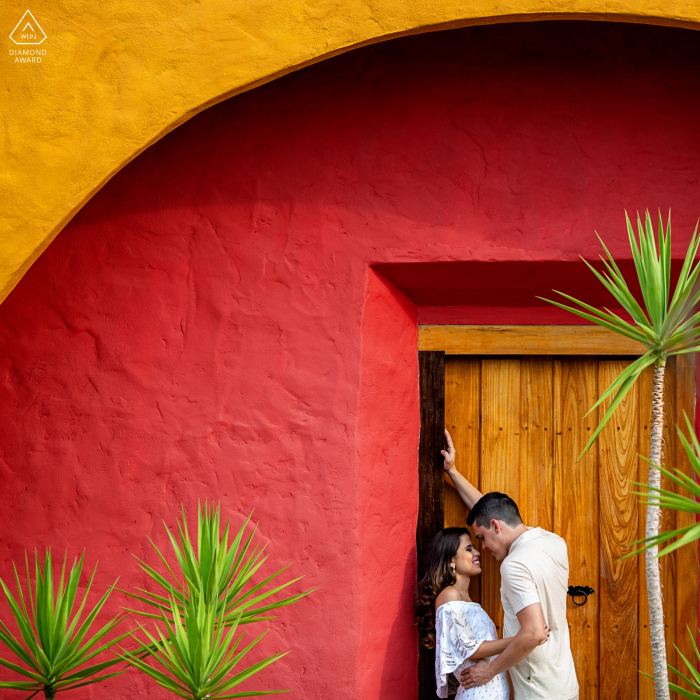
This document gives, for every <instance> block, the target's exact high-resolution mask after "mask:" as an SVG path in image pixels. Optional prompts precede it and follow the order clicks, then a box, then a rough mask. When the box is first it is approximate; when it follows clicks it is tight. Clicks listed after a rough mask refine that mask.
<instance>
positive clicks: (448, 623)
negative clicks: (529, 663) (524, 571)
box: [435, 601, 510, 700]
mask: <svg viewBox="0 0 700 700" xmlns="http://www.w3.org/2000/svg"><path fill="white" fill-rule="evenodd" d="M497 639H498V636H497V635H496V626H495V625H494V624H493V622H492V620H491V618H490V617H489V616H488V615H487V614H486V612H485V611H484V609H483V608H482V607H481V606H480V605H479V604H478V603H466V602H464V601H451V602H449V603H445V604H444V605H441V606H440V607H439V608H438V609H437V612H436V613H435V680H436V681H437V694H438V697H440V698H446V697H447V691H448V685H447V677H448V676H449V674H450V673H453V674H454V675H455V677H456V678H457V680H459V674H460V673H461V672H462V671H463V670H464V669H465V668H469V667H470V666H473V665H474V664H475V663H476V662H475V661H470V660H469V657H470V656H471V655H472V654H473V653H474V652H475V651H476V650H477V649H478V648H479V646H481V643H482V642H487V641H489V642H493V641H496V640H497ZM494 658H495V657H494V656H491V657H488V660H489V661H491V660H492V659H494ZM509 697H510V689H509V686H508V678H507V676H506V674H505V673H500V674H499V675H497V676H496V677H495V678H494V679H493V680H492V681H491V682H490V683H487V684H486V685H480V686H477V687H476V688H469V689H468V690H465V689H464V688H462V687H461V686H460V688H459V690H458V691H457V695H456V697H455V700H509Z"/></svg>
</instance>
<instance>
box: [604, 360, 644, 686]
mask: <svg viewBox="0 0 700 700" xmlns="http://www.w3.org/2000/svg"><path fill="white" fill-rule="evenodd" d="M628 364H629V362H626V361H620V360H610V361H608V360H606V361H599V363H598V392H599V395H600V394H601V393H602V392H603V391H605V389H607V387H608V386H609V385H610V383H611V382H612V381H613V380H614V379H615V377H617V375H618V374H619V373H620V372H621V371H622V370H623V369H624V368H625V367H626V366H627V365H628ZM609 403H610V400H608V401H607V402H606V403H605V404H604V405H603V406H601V410H600V415H601V416H602V415H603V414H604V411H605V409H606V408H607V406H608V405H609ZM638 403H639V402H638V386H636V385H635V386H634V387H633V388H632V389H631V390H630V391H629V393H628V394H627V396H626V398H625V399H624V400H623V402H622V403H621V404H620V406H619V407H618V408H617V410H616V411H615V413H614V415H613V417H612V418H611V419H610V421H609V422H608V424H607V426H606V427H605V428H604V429H603V431H602V432H601V434H600V437H599V439H598V444H599V446H598V450H599V456H600V471H599V479H600V539H601V548H600V557H601V561H600V697H601V698H616V700H636V697H637V675H638V671H637V664H638V633H637V625H638V621H637V615H638V609H637V606H638V593H639V586H638V580H639V576H638V562H637V561H636V560H635V559H634V558H632V559H626V560H625V561H620V557H622V556H623V555H625V554H627V553H628V552H629V551H630V543H631V542H633V541H634V540H635V539H636V538H637V537H636V536H637V529H638V527H639V515H638V508H637V497H636V496H635V495H634V494H633V491H634V490H635V488H634V487H633V486H632V485H631V484H630V481H631V480H635V479H636V477H637V474H638V472H639V465H638V459H637V454H638V452H639V447H638V425H639V420H638V413H639V408H638Z"/></svg>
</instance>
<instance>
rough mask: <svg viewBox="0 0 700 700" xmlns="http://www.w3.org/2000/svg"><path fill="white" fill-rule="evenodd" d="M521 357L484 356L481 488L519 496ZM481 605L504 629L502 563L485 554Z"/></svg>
mask: <svg viewBox="0 0 700 700" xmlns="http://www.w3.org/2000/svg"><path fill="white" fill-rule="evenodd" d="M519 433H520V360H519V359H484V360H482V363H481V487H482V493H488V492H490V491H501V492H502V493H506V494H508V495H509V496H510V497H511V498H512V499H513V500H514V501H515V502H516V503H517V502H518V500H519V498H520V489H519V483H518V482H519V479H520V435H519ZM481 561H482V572H483V573H482V575H481V605H482V607H483V608H484V610H486V612H487V613H488V614H489V615H490V617H491V619H492V620H493V621H494V622H495V623H496V627H497V629H498V632H499V636H500V635H501V634H502V632H503V609H502V607H501V595H500V589H501V575H500V565H499V563H498V562H497V561H496V560H495V559H494V558H493V557H492V556H491V555H490V554H489V553H488V552H485V553H484V554H483V555H482V557H481Z"/></svg>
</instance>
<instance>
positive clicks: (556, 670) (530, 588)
mask: <svg viewBox="0 0 700 700" xmlns="http://www.w3.org/2000/svg"><path fill="white" fill-rule="evenodd" d="M568 585H569V557H568V554H567V550H566V542H564V540H563V539H562V538H561V537H559V535H555V534H553V533H551V532H547V530H543V529H542V528H541V527H535V528H528V530H527V532H525V533H523V534H522V535H520V537H518V539H517V540H515V542H513V544H512V545H511V547H510V551H509V552H508V556H507V557H506V558H505V559H504V560H503V561H502V562H501V602H502V604H503V612H504V623H503V636H504V637H514V636H515V635H516V634H517V633H518V632H519V631H520V623H519V622H518V618H517V617H516V615H517V614H518V613H519V612H520V611H521V610H523V609H524V608H527V607H528V606H529V605H533V604H534V603H539V604H540V605H541V606H542V614H543V615H544V622H545V624H546V625H547V626H548V627H549V628H550V629H551V632H550V635H549V641H547V642H545V643H544V644H542V645H540V646H538V647H537V648H536V649H535V650H534V651H533V652H532V653H531V654H530V655H529V656H527V657H526V658H525V659H523V660H522V661H521V662H520V663H518V664H516V665H515V666H513V667H512V668H511V669H510V676H511V679H512V680H513V688H514V690H515V700H569V698H575V697H576V695H577V693H578V681H577V680H576V669H575V668H574V659H573V656H572V655H571V643H570V641H569V625H568V624H567V622H566V591H567V587H568Z"/></svg>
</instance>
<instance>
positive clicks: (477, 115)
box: [0, 22, 700, 700]
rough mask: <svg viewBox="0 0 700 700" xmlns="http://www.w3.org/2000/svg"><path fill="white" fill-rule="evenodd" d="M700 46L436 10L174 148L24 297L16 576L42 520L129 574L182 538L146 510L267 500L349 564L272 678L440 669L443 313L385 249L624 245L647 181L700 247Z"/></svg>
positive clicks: (678, 39)
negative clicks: (423, 631)
mask: <svg viewBox="0 0 700 700" xmlns="http://www.w3.org/2000/svg"><path fill="white" fill-rule="evenodd" d="M699 67H700V49H699V48H698V44H697V35H696V34H695V33H693V32H690V31H687V30H682V29H663V28H654V27H643V26H634V25H613V24H603V23H576V22H572V23H556V22H554V23H532V24H519V25H501V26H493V27H479V28H472V29H466V30H458V31H453V32H446V33H442V34H428V35H424V36H420V37H409V38H402V39H398V40H396V41H394V42H389V43H386V44H381V45H377V46H373V47H367V48H364V49H361V50H359V51H357V52H353V53H350V54H347V55H345V56H341V57H337V58H334V59H332V60H330V61H328V62H324V63H321V64H319V65H317V66H313V67H311V68H308V69H305V70H303V71H300V72H298V73H295V74H293V75H290V76H287V77H284V78H282V79H280V80H279V81H275V82H274V83H271V84H269V85H266V86H263V87H261V88H259V89H256V90H254V91H251V92H249V93H246V94H244V95H240V96H237V97H235V98H233V99H231V100H229V101H227V102H225V103H223V104H221V105H218V106H216V107H214V108H212V109H210V110H207V111H206V112H204V113H202V114H201V115H198V116H197V117H196V118H194V119H193V120H191V121H190V122H188V123H187V124H185V125H183V126H182V127H181V128H179V129H178V130H176V131H174V132H173V133H171V134H169V135H168V136H167V137H165V138H164V139H162V140H161V141H160V142H158V143H157V144H156V145H154V146H153V147H151V148H150V149H148V150H147V151H146V152H145V153H143V154H142V155H141V156H139V158H138V159H136V160H135V161H134V162H133V163H131V164H130V165H129V166H128V167H126V168H125V169H124V170H123V171H122V172H121V173H120V174H119V175H118V176H116V177H115V178H114V179H113V180H111V181H110V182H109V183H108V184H107V185H106V186H105V187H104V188H103V189H102V190H101V191H100V192H99V193H98V194H97V195H96V196H95V197H94V198H93V200H92V201H91V202H90V203H89V204H88V205H87V206H86V207H85V208H84V209H83V210H82V211H81V212H80V213H79V214H78V215H77V216H76V217H75V219H74V220H73V221H72V222H71V223H70V224H69V226H68V227H67V228H66V230H65V232H64V233H63V234H62V235H61V236H59V237H58V238H57V239H56V240H55V242H54V243H53V244H52V245H51V246H50V247H49V248H48V250H47V252H46V254H45V255H43V256H42V257H41V258H40V259H39V260H38V261H37V263H36V265H34V266H33V267H32V268H31V269H30V270H29V272H28V273H27V275H26V276H25V277H24V278H23V279H22V280H21V282H20V283H19V284H18V285H17V287H16V288H15V290H14V291H13V292H12V293H11V294H10V295H9V297H8V298H7V300H6V301H5V302H4V303H3V304H2V306H0V343H1V344H2V353H0V404H1V405H2V406H3V411H2V412H1V413H0V475H1V478H2V484H3V490H2V496H1V498H2V512H3V518H1V519H0V569H1V571H2V572H3V575H6V573H7V572H8V571H9V570H10V569H9V566H10V560H11V559H13V558H14V559H18V558H19V557H20V556H21V553H22V551H23V549H24V548H28V549H31V548H33V547H34V546H38V547H43V546H44V545H52V546H53V547H54V548H55V550H57V551H59V552H62V551H63V550H64V548H68V549H69V551H70V552H71V553H75V552H76V551H79V550H82V549H83V548H84V547H85V548H86V550H87V559H88V561H89V562H94V561H95V560H97V559H99V560H100V570H99V571H98V584H99V585H100V586H103V585H105V584H106V583H107V582H111V581H112V580H114V578H115V577H116V576H117V575H121V577H122V578H121V581H120V584H121V585H122V586H132V585H135V584H137V583H138V582H140V581H141V578H140V577H139V575H138V574H137V573H136V567H135V566H134V563H133V561H132V560H131V557H130V555H131V554H132V553H136V554H139V555H142V556H146V557H147V558H148V560H149V561H153V558H152V556H151V555H150V554H149V553H148V545H147V542H146V538H147V537H148V536H151V537H154V538H155V540H156V541H157V542H159V543H163V542H164V538H163V530H162V525H161V520H162V519H165V520H166V521H167V522H168V523H169V524H173V523H174V521H175V518H176V516H177V512H178V509H179V504H180V502H181V501H184V502H185V504H186V507H187V510H188V512H189V513H192V512H193V510H194V508H195V507H196V501H197V499H199V498H202V499H204V498H210V499H211V498H215V499H221V501H222V504H223V506H224V508H225V509H226V510H227V511H228V512H231V513H232V517H233V519H234V521H235V522H236V523H239V522H240V521H241V520H242V518H243V516H244V514H247V513H248V512H249V511H250V510H251V509H252V508H255V514H256V517H257V518H258V519H259V520H260V522H261V531H262V534H263V536H264V537H265V538H266V539H267V540H269V541H270V543H271V545H270V546H271V553H272V559H273V562H272V563H273V564H275V563H276V564H282V563H286V562H288V561H294V562H296V563H295V565H294V567H293V569H292V571H293V572H295V573H296V572H299V573H304V574H305V576H306V579H305V584H306V585H308V586H310V587H311V586H319V591H318V592H317V593H315V594H314V595H313V596H312V597H311V598H309V599H307V600H305V601H303V602H302V603H300V604H299V605H298V606H297V607H296V608H293V609H289V610H287V611H285V612H284V613H283V615H282V618H281V620H280V621H279V622H277V623H275V624H274V625H273V632H272V633H271V635H270V639H269V641H268V642H266V643H267V647H268V648H270V649H275V648H291V649H292V654H290V655H289V656H287V657H286V658H285V659H284V661H283V662H282V663H281V664H280V665H279V666H278V667H277V671H276V672H275V671H273V672H271V673H270V674H269V675H268V676H266V678H267V680H266V681H265V682H264V684H262V685H264V686H265V687H288V688H291V689H292V690H294V691H295V694H294V697H299V698H314V699H315V698H323V699H324V700H325V699H326V698H328V699H329V700H331V699H332V700H356V699H357V698H362V700H375V699H376V700H379V698H380V697H381V698H382V700H394V699H395V700H410V699H411V698H415V686H414V677H415V676H414V674H415V667H414V659H415V656H414V647H413V644H414V639H415V638H414V633H413V630H412V629H411V619H410V598H411V590H410V581H411V578H412V575H413V570H412V567H413V566H414V561H413V556H414V554H413V551H414V550H413V543H414V537H415V510H416V505H417V504H416V488H417V485H416V449H417V438H418V412H417V396H416V392H417V370H416V358H415V355H414V354H413V355H412V354H411V353H415V319H416V318H420V317H421V313H423V312H422V311H421V309H420V308H415V306H414V305H413V304H412V302H411V301H410V300H408V299H407V298H406V297H404V296H403V295H402V294H401V293H400V292H397V291H396V290H395V289H392V288H391V286H388V285H387V284H386V283H385V282H383V281H382V279H380V278H378V277H377V276H376V274H375V273H373V272H372V271H371V270H370V269H368V268H369V266H370V265H371V264H374V263H398V262H412V261H415V262H431V261H450V260H477V261H504V262H507V261H518V260H530V261H533V260H541V261H575V260H577V258H578V255H580V254H582V255H585V256H587V257H590V256H594V255H595V254H597V252H598V244H597V241H596V238H595V234H594V230H596V229H597V230H598V231H599V232H600V233H601V235H603V237H604V238H605V240H606V242H608V243H609V245H610V247H611V249H612V251H613V253H614V254H616V255H620V256H624V255H626V253H627V243H626V240H625V235H624V229H623V219H622V210H623V208H624V207H627V208H628V209H631V210H634V209H635V208H643V207H647V206H649V207H655V206H657V205H659V206H662V207H663V208H667V207H669V206H671V207H673V209H674V227H675V232H676V233H675V235H676V238H675V244H676V248H675V250H676V253H678V252H680V251H681V250H682V248H683V246H684V244H685V243H686V242H687V240H688V239H689V236H690V233H691V230H692V227H693V225H694V222H695V219H696V217H697V215H698V214H699V213H700V210H699V209H698V201H699V200H698V187H699V185H698V183H699V181H700V166H699V165H698V164H699V163H700V135H699V134H698V131H697V115H698V113H700V95H699V94H698V92H697V89H696V87H697V86H696V83H697V74H698V68H699ZM76 167H77V166H76ZM525 281H526V280H523V279H522V278H518V276H517V275H509V276H504V278H503V280H502V284H503V286H504V287H509V288H510V289H511V291H513V290H514V291H515V292H516V293H517V290H519V289H522V288H524V287H522V286H521V285H522V284H523V282H525ZM474 282H475V280H472V279H465V280H464V287H465V288H466V289H469V287H470V285H471V284H473V283H474ZM477 291H478V290H477ZM462 296H464V295H462ZM477 296H478V298H479V304H480V307H479V310H478V313H480V314H482V316H486V312H484V308H485V307H484V306H483V304H484V300H483V294H479V295H477ZM460 303H463V301H462V302H460ZM498 313H499V315H498V318H499V320H501V321H506V322H507V321H508V320H510V321H511V322H512V321H513V320H517V319H518V317H517V314H518V313H519V312H518V310H517V309H516V310H515V311H513V312H512V313H513V314H516V317H515V318H510V319H509V318H507V317H506V316H504V315H503V312H498ZM538 314H539V315H538ZM545 317H546V314H545V313H544V312H543V311H542V309H541V308H540V309H539V310H538V309H537V308H529V309H528V311H527V321H528V322H531V323H532V322H537V321H538V320H542V319H544V318H545ZM115 602H116V601H115ZM109 687H110V688H111V689H112V690H110V691H107V690H106V689H105V688H101V687H98V688H95V689H93V690H86V691H84V692H76V693H75V698H76V700H79V698H83V697H95V698H97V697H106V694H107V693H108V692H109V695H110V697H115V698H123V699H124V700H127V699H128V700H132V699H133V698H135V697H146V696H148V697H153V698H164V697H165V694H164V693H161V692H160V691H159V690H157V689H155V688H154V687H153V686H151V685H150V684H146V683H145V682H144V681H143V680H141V679H140V678H138V677H137V676H135V675H133V674H129V675H127V676H125V677H123V678H120V679H118V680H117V681H114V682H113V683H112V684H110V686H109ZM146 688H149V689H150V691H149V692H150V694H148V695H147V691H146ZM7 695H8V698H10V697H11V695H10V694H9V693H8V694H7ZM3 697H4V696H3ZM17 697H19V696H17Z"/></svg>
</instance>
